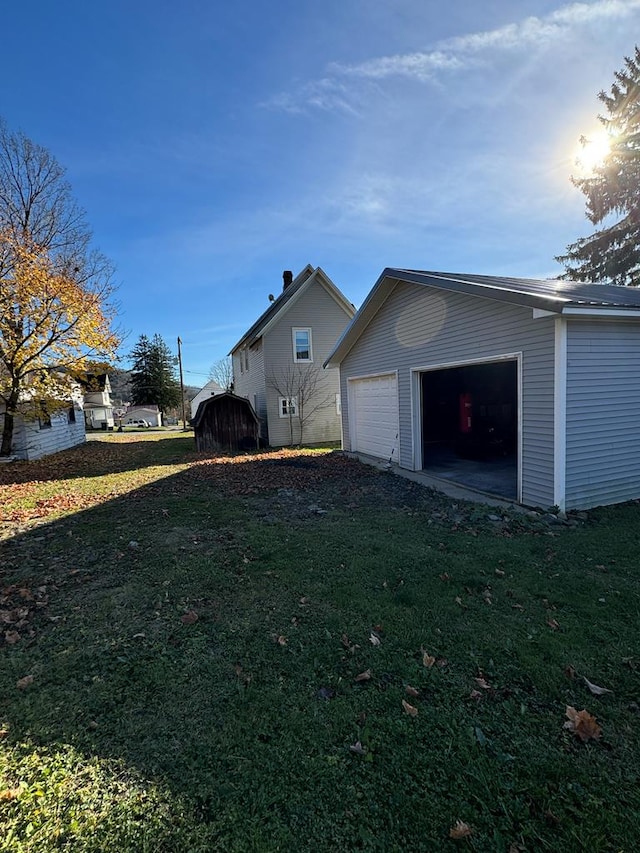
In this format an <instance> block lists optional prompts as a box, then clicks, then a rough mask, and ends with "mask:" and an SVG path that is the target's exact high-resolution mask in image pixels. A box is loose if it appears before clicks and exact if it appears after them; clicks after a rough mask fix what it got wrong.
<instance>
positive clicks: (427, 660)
mask: <svg viewBox="0 0 640 853" xmlns="http://www.w3.org/2000/svg"><path fill="white" fill-rule="evenodd" d="M421 652H422V665H423V666H426V667H427V669H431V667H432V666H433V665H434V663H435V662H436V659H435V658H434V657H433V655H430V654H429V652H426V651H425V650H424V649H421Z"/></svg>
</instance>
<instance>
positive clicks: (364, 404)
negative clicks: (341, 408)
mask: <svg viewBox="0 0 640 853" xmlns="http://www.w3.org/2000/svg"><path fill="white" fill-rule="evenodd" d="M349 433H350V439H351V449H352V450H354V451H357V452H358V453H366V454H368V455H369V456H376V457H377V458H379V459H390V460H391V461H393V462H397V461H398V377H397V376H396V374H395V373H389V374H386V375H384V376H371V377H368V378H366V379H352V380H350V381H349Z"/></svg>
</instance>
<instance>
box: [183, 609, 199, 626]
mask: <svg viewBox="0 0 640 853" xmlns="http://www.w3.org/2000/svg"><path fill="white" fill-rule="evenodd" d="M180 621H181V622H182V624H183V625H193V624H194V623H195V622H197V621H198V614H197V613H196V611H195V610H189V612H188V613H183V615H182V616H181V617H180Z"/></svg>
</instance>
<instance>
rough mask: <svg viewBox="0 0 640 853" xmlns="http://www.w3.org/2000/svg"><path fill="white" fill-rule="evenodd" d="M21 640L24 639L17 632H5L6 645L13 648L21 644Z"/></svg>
mask: <svg viewBox="0 0 640 853" xmlns="http://www.w3.org/2000/svg"><path fill="white" fill-rule="evenodd" d="M21 639H22V637H21V636H20V634H19V633H18V632H17V631H5V632H4V640H5V643H8V644H9V645H10V646H13V645H14V644H15V643H19V642H20V640H21Z"/></svg>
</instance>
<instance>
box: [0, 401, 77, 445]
mask: <svg viewBox="0 0 640 853" xmlns="http://www.w3.org/2000/svg"><path fill="white" fill-rule="evenodd" d="M65 403H68V405H65V406H64V408H62V407H61V408H58V407H56V410H55V411H51V412H50V413H47V412H46V411H41V412H40V416H39V417H33V418H30V417H27V416H25V415H20V414H18V415H15V417H14V422H13V439H12V443H11V456H10V457H9V458H11V459H23V460H30V459H40V458H41V457H42V456H48V455H49V454H51V453H57V452H58V451H60V450H68V449H69V448H70V447H75V445H76V444H84V442H85V441H86V433H85V424H84V414H83V411H82V407H83V398H82V390H81V389H80V387H79V386H76V387H74V388H73V390H72V391H71V392H70V395H69V399H68V401H65ZM3 426H4V413H3V412H2V411H0V432H1V431H2V428H3Z"/></svg>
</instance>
